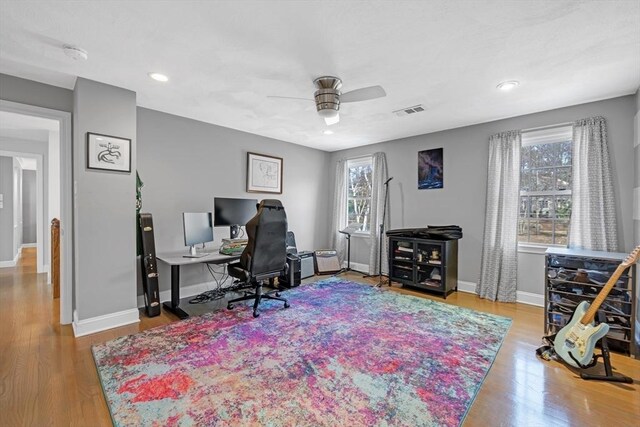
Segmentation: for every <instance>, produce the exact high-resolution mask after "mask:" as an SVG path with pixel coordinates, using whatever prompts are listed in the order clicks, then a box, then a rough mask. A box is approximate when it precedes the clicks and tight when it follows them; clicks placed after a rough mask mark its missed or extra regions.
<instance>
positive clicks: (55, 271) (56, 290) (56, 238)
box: [51, 218, 60, 298]
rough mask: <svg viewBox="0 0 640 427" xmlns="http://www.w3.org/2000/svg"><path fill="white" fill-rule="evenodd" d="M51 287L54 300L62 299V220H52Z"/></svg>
mask: <svg viewBox="0 0 640 427" xmlns="http://www.w3.org/2000/svg"><path fill="white" fill-rule="evenodd" d="M51 286H52V287H53V298H60V220H59V219H58V218H53V219H52V220H51Z"/></svg>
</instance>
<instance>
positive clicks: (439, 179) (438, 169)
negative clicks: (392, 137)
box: [418, 148, 444, 190]
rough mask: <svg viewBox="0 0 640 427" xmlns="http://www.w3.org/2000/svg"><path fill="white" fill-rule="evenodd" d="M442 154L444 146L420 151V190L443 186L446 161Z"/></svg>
mask: <svg viewBox="0 0 640 427" xmlns="http://www.w3.org/2000/svg"><path fill="white" fill-rule="evenodd" d="M442 154H443V153H442V148H434V149H432V150H424V151H419V152H418V190H431V189H434V188H442V187H443V185H444V182H443V177H444V172H443V167H444V161H443V155H442Z"/></svg>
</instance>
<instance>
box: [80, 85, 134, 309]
mask: <svg viewBox="0 0 640 427" xmlns="http://www.w3.org/2000/svg"><path fill="white" fill-rule="evenodd" d="M73 114H74V133H73V135H74V138H73V139H74V144H73V145H74V147H73V156H74V166H73V171H74V186H75V199H74V239H75V247H74V252H75V255H74V263H75V266H74V267H75V278H74V283H75V286H74V289H75V293H74V309H75V311H76V314H75V315H76V318H75V320H80V321H81V320H85V319H88V318H92V317H96V316H101V315H105V314H110V313H116V312H120V311H125V310H130V309H133V308H135V307H136V291H135V285H134V284H135V282H136V265H135V263H136V225H135V189H136V180H135V177H136V176H135V169H136V94H135V93H134V92H131V91H128V90H125V89H121V88H117V87H114V86H109V85H106V84H102V83H97V82H93V81H90V80H86V79H82V78H78V79H77V81H76V87H75V91H74V112H73ZM87 132H94V133H101V134H105V135H113V136H118V137H122V138H128V139H131V140H132V141H131V167H132V172H131V173H124V172H107V171H96V170H88V169H86V160H85V159H86V142H85V141H86V134H87Z"/></svg>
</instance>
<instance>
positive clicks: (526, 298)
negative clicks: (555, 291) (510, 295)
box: [458, 280, 544, 307]
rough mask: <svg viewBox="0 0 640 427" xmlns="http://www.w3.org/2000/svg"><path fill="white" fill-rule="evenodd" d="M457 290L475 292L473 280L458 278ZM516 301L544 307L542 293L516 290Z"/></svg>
mask: <svg viewBox="0 0 640 427" xmlns="http://www.w3.org/2000/svg"><path fill="white" fill-rule="evenodd" d="M458 291H460V292H466V293H469V294H475V293H476V284H475V283H473V282H465V281H462V280H458ZM516 302H519V303H522V304H528V305H535V306H536V307H544V295H543V294H534V293H532V292H525V291H516Z"/></svg>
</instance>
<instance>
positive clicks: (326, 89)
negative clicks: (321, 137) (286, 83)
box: [268, 76, 387, 126]
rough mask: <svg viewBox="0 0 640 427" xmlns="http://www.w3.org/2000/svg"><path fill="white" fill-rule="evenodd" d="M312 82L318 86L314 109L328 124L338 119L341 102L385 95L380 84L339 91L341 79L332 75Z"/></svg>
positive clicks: (284, 97)
mask: <svg viewBox="0 0 640 427" xmlns="http://www.w3.org/2000/svg"><path fill="white" fill-rule="evenodd" d="M313 84H314V85H315V86H316V87H317V88H318V90H316V92H315V94H314V98H315V103H316V110H318V114H319V115H320V117H322V118H323V119H324V121H325V123H326V124H327V125H328V126H330V125H333V124H336V123H338V122H339V121H340V114H339V111H340V104H341V103H343V102H360V101H368V100H370V99H376V98H382V97H384V96H387V93H386V92H385V91H384V89H383V88H382V86H369V87H363V88H360V89H355V90H352V91H349V92H345V93H342V92H340V88H342V80H341V79H339V78H338V77H332V76H322V77H318V78H317V79H315V80H314V81H313ZM268 98H283V99H299V100H300V99H301V100H305V101H312V100H311V99H307V98H294V97H289V96H269V97H268Z"/></svg>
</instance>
